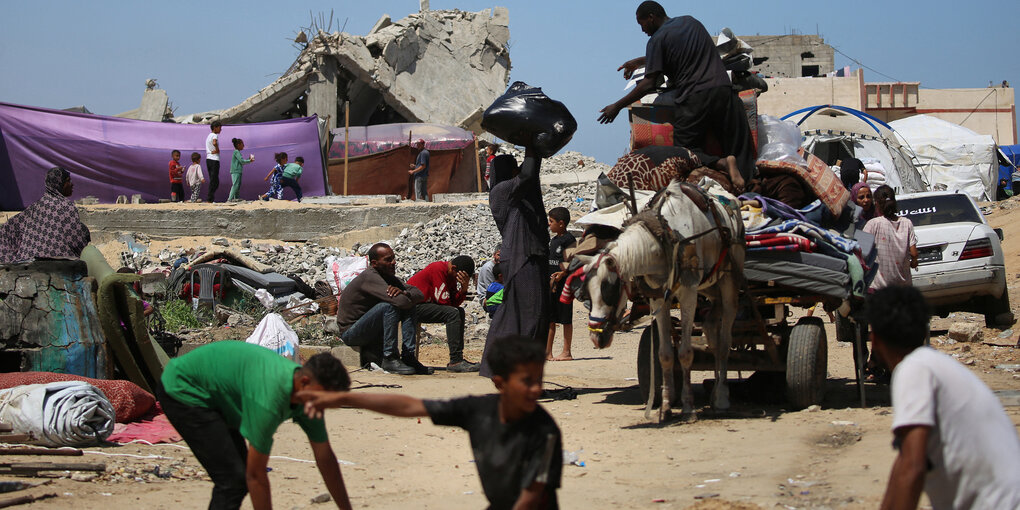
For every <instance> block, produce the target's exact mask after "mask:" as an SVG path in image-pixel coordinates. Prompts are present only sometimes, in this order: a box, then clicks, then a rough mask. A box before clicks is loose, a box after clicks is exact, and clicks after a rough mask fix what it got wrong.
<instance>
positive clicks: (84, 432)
mask: <svg viewBox="0 0 1020 510" xmlns="http://www.w3.org/2000/svg"><path fill="white" fill-rule="evenodd" d="M0 421H2V422H4V423H9V424H11V425H12V426H13V428H14V430H13V432H14V433H15V434H31V435H32V436H34V437H35V439H34V440H32V441H28V442H29V443H31V444H37V445H42V446H75V447H81V446H94V445H97V444H100V443H101V442H102V441H105V440H106V438H108V437H110V434H113V424H114V422H115V421H116V416H115V414H114V411H113V405H112V404H110V401H109V400H107V398H106V395H104V394H103V392H102V391H101V390H100V389H99V388H96V387H95V386H92V385H91V384H89V383H87V382H84V381H59V382H52V383H48V384H26V385H23V386H15V387H13V388H8V389H5V390H0Z"/></svg>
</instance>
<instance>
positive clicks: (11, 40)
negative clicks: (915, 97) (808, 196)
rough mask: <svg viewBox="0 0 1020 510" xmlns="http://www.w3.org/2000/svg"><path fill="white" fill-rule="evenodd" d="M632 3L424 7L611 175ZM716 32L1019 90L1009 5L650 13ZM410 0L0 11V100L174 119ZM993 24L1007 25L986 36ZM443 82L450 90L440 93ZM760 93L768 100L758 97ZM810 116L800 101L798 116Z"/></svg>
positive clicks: (457, 2) (262, 81)
mask: <svg viewBox="0 0 1020 510" xmlns="http://www.w3.org/2000/svg"><path fill="white" fill-rule="evenodd" d="M638 3H639V2H638V1H636V0H635V1H619V0H612V1H609V0H588V1H575V0H547V1H541V2H540V1H534V0H526V1H522V0H507V1H504V2H502V3H494V2H492V1H480V0H432V1H431V2H430V8H431V9H433V10H438V9H460V10H464V11H480V10H482V9H486V8H490V7H494V6H497V5H501V6H505V7H507V8H508V9H509V11H510V59H511V61H512V69H511V73H510V81H511V82H513V81H518V80H520V81H524V82H526V83H528V84H530V85H533V86H538V87H542V89H543V90H544V91H545V92H546V94H548V95H549V96H550V97H552V98H554V99H558V100H560V101H562V102H563V103H564V104H566V105H567V107H568V108H569V109H570V111H571V112H572V113H573V115H574V117H575V118H576V119H577V121H578V130H577V133H576V134H575V135H574V138H573V140H572V141H571V142H570V144H569V145H567V147H566V150H575V151H578V152H581V153H584V154H586V155H589V156H593V157H595V158H596V159H597V160H599V161H601V162H604V163H612V162H615V160H616V159H617V158H618V157H619V156H620V155H622V154H623V153H624V152H626V150H627V144H628V136H629V135H628V126H627V122H626V116H625V115H620V116H619V117H618V118H617V120H616V122H615V123H614V124H612V125H608V126H606V125H600V124H598V123H597V122H596V121H595V119H596V118H597V117H598V111H599V110H600V109H601V108H603V107H604V106H606V105H608V104H610V103H612V102H614V101H616V100H617V99H619V98H620V97H622V96H623V94H624V91H623V86H624V85H625V81H624V80H623V77H622V75H621V73H619V72H617V71H616V69H617V67H618V66H619V65H620V64H622V63H623V62H624V61H626V60H628V59H630V58H633V57H636V56H640V55H643V54H644V47H645V42H646V41H647V36H645V34H643V33H642V32H641V30H640V28H639V26H638V25H637V23H636V22H635V20H634V10H635V8H636V6H637V4H638ZM660 3H662V4H663V6H664V7H665V8H666V12H667V14H669V15H670V16H677V15H683V14H690V15H692V16H694V17H696V18H698V19H699V20H700V21H701V22H702V23H703V24H704V25H705V27H706V28H707V29H708V31H709V33H711V34H716V33H718V32H719V30H721V29H722V28H724V27H730V28H731V29H732V30H733V32H734V33H735V34H738V35H757V34H760V35H781V34H789V33H801V34H815V33H817V34H820V35H821V36H822V37H823V38H824V39H825V42H826V43H827V44H829V45H831V46H833V47H834V48H835V49H836V50H837V53H836V61H835V64H836V68H841V67H843V66H845V65H849V66H851V69H858V68H860V67H862V65H863V66H864V79H865V81H919V82H921V86H922V87H924V88H977V87H986V86H987V85H988V82H989V81H993V82H995V83H996V84H998V83H1000V82H1002V80H1007V81H1009V82H1010V84H1012V85H1014V86H1016V85H1020V59H1017V58H1016V56H1015V54H1016V51H1017V50H1018V48H1020V31H1018V30H1016V29H1015V27H1014V26H1012V25H1013V24H1015V20H1016V19H1018V18H1020V2H1017V1H1016V0H995V1H972V2H967V3H963V2H958V1H953V2H950V1H949V0H929V1H925V2H920V1H917V0H914V1H905V2H903V1H899V2H889V1H874V0H862V1H859V2H852V3H848V2H833V1H830V0H816V1H814V2H804V1H794V0H757V1H744V0H731V1H728V2H669V1H661V2H660ZM418 5H419V3H418V0H374V1H370V2H366V1H364V0H334V1H333V2H325V1H299V0H295V1H275V2H269V1H264V0H250V1H245V2H232V1H226V2H210V1H194V0H179V1H174V2H158V3H157V2H150V1H130V2H129V1H102V0H99V1H93V2H82V1H80V0H78V1H70V0H53V1H49V0H37V1H34V2H13V1H6V2H3V4H2V7H0V69H2V70H3V74H2V77H0V102H8V103H17V104H25V105H32V106H42V107H48V108H69V107H72V106H78V105H84V106H85V107H87V108H88V109H89V110H90V111H92V112H93V113H97V114H103V115H114V114H117V113H121V112H124V111H127V110H131V109H134V108H137V107H138V105H139V103H140V102H141V98H142V92H143V90H144V89H145V80H146V79H148V78H156V79H157V80H158V83H159V87H160V88H163V89H165V90H166V91H167V93H168V94H169V97H170V101H171V103H172V105H173V106H174V107H175V108H176V110H175V113H176V114H177V115H182V114H186V113H196V112H203V111H208V110H215V109H222V108H229V107H231V106H234V105H236V104H238V103H240V102H241V101H243V100H244V99H246V98H247V97H249V96H251V95H252V94H254V93H255V92H257V91H258V90H259V89H260V88H262V87H264V86H266V85H268V84H269V83H271V82H272V81H273V80H275V79H276V78H277V77H279V76H280V75H281V74H282V73H283V72H284V71H285V70H286V69H287V68H288V67H289V66H290V64H291V63H292V62H293V61H294V59H295V58H296V57H297V55H298V49H297V48H296V47H295V46H294V45H293V44H292V43H291V41H292V40H293V38H294V36H295V35H296V34H297V33H298V31H299V30H300V29H301V28H302V27H306V26H309V25H310V20H311V18H312V16H313V15H314V16H315V17H318V16H319V15H320V14H322V15H324V16H325V18H326V19H327V20H328V19H329V16H330V12H331V11H332V14H333V30H340V29H342V30H343V31H344V32H347V33H350V34H354V35H364V34H366V33H367V32H368V31H369V30H370V29H371V28H372V26H373V25H374V24H375V22H376V21H377V20H378V19H379V17H380V16H381V15H382V14H384V13H385V14H389V15H390V16H391V17H392V18H393V19H394V20H396V19H399V18H402V17H404V16H406V15H408V14H411V13H414V12H417V11H418ZM996 20H1010V21H1008V22H1006V23H1004V24H999V25H997V23H998V22H997V21H996ZM450 86H452V87H453V86H456V83H451V84H450ZM766 94H767V92H766ZM804 106H809V105H804Z"/></svg>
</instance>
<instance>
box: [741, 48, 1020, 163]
mask: <svg viewBox="0 0 1020 510" xmlns="http://www.w3.org/2000/svg"><path fill="white" fill-rule="evenodd" d="M742 38H743V37H742ZM745 40H746V39H745ZM749 44H750V43H749ZM753 55H755V56H757V55H758V48H755V51H754V53H753ZM765 81H766V82H767V83H768V85H769V90H768V92H766V93H764V94H762V95H761V96H759V97H758V113H759V114H766V115H773V116H776V117H782V116H783V115H786V114H788V113H790V112H793V111H795V110H798V109H800V108H805V107H808V106H815V105H821V104H835V105H840V106H848V107H850V108H855V109H857V110H861V111H864V112H866V113H868V114H870V115H872V116H874V117H876V118H878V119H880V120H882V121H885V122H892V121H894V120H898V119H902V118H905V117H910V116H912V115H918V114H926V115H931V116H934V117H938V118H940V119H942V120H946V121H949V122H952V123H954V124H959V125H961V126H963V127H966V128H968V129H970V130H972V131H975V132H977V133H979V134H983V135H991V137H992V138H993V139H994V140H995V143H997V144H999V145H1013V144H1015V143H1017V132H1016V99H1015V95H1014V89H1012V88H1004V87H999V86H996V87H990V88H985V87H982V88H967V89H928V88H924V87H922V86H921V84H920V82H894V83H889V82H876V83H866V82H865V81H864V73H863V71H861V70H859V69H858V70H857V71H855V72H854V73H852V74H851V75H850V76H846V77H836V76H823V77H817V78H801V77H794V78H782V77H776V78H766V80H765Z"/></svg>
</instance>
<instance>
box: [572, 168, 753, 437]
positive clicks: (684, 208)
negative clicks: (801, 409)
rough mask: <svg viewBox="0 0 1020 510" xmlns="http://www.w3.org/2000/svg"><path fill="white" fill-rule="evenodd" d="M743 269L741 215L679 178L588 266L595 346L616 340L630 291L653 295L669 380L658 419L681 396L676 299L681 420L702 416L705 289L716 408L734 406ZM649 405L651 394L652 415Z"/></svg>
mask: <svg viewBox="0 0 1020 510" xmlns="http://www.w3.org/2000/svg"><path fill="white" fill-rule="evenodd" d="M743 267H744V225H743V222H742V221H741V219H740V216H739V213H738V212H737V211H735V210H733V209H732V208H730V207H727V206H726V205H723V204H722V203H720V202H719V200H717V199H716V198H714V197H711V196H709V195H708V194H706V193H704V192H703V191H701V190H700V189H699V188H697V187H695V186H693V185H690V184H682V183H681V182H680V181H676V180H674V181H673V182H671V183H670V184H669V185H668V186H667V187H666V188H664V189H663V190H662V191H660V192H659V193H658V195H657V196H655V197H654V198H653V199H652V201H651V202H650V203H649V204H648V206H647V208H646V209H645V210H644V211H643V212H641V213H639V214H637V215H636V216H634V217H633V218H631V219H630V220H628V221H627V223H625V228H624V230H623V232H622V233H621V234H620V236H619V237H618V238H617V239H616V240H615V241H613V242H611V243H610V244H609V245H607V246H606V247H605V248H604V249H603V250H602V252H601V253H600V254H599V255H597V256H596V257H595V258H594V260H593V261H591V262H590V263H588V264H587V265H586V266H585V267H584V273H585V275H586V276H585V286H586V289H587V294H588V297H590V299H591V312H590V314H589V316H588V329H589V330H590V332H591V339H592V342H593V343H594V344H595V347H596V348H599V349H602V348H606V347H608V346H609V345H610V344H611V343H612V340H613V333H614V332H615V331H616V330H617V329H619V327H620V324H621V322H622V319H623V315H624V311H625V309H626V305H627V298H628V297H635V296H638V295H640V296H644V297H646V298H648V299H649V303H650V305H651V311H652V316H653V318H654V327H656V328H658V333H659V339H660V341H659V351H658V356H659V362H660V363H661V364H662V381H663V384H662V406H661V407H660V409H659V420H660V421H662V420H664V419H668V418H669V417H670V414H671V407H670V406H671V404H672V403H673V402H675V397H676V389H675V388H674V387H673V370H674V367H673V363H674V354H673V353H674V345H673V343H674V340H673V339H674V336H673V334H672V333H673V331H672V329H673V327H672V321H671V319H670V315H669V312H670V308H671V306H672V303H673V301H674V300H676V301H677V302H678V303H679V304H680V319H681V320H680V323H681V335H680V345H679V346H676V357H677V358H678V361H679V362H680V368H681V369H682V370H683V383H684V384H683V388H682V389H681V399H680V401H681V403H682V412H681V418H682V419H683V420H684V421H694V420H695V419H696V415H695V414H694V397H693V394H692V391H691V364H692V362H693V360H694V350H693V348H692V346H691V329H692V327H693V325H694V314H695V308H696V307H697V303H698V295H699V294H701V295H703V296H705V297H706V298H707V299H708V300H709V301H711V303H712V307H711V311H710V312H709V316H708V317H707V319H706V320H705V322H704V324H703V326H704V327H703V329H704V331H705V334H706V335H707V339H708V342H709V346H710V347H711V348H712V350H713V351H714V353H715V360H716V365H715V377H716V384H715V387H714V389H713V391H712V406H713V407H714V408H715V409H718V410H724V409H728V408H729V406H730V402H729V389H728V388H727V386H726V364H727V359H728V357H729V351H730V345H731V343H732V329H733V320H734V318H735V317H736V314H737V306H738V298H739V293H740V287H741V284H742V283H743ZM667 339H668V340H669V341H667ZM652 387H654V384H653V385H652ZM651 405H652V399H651V398H649V401H648V405H647V407H646V410H645V416H646V417H647V416H648V412H649V410H650V409H651Z"/></svg>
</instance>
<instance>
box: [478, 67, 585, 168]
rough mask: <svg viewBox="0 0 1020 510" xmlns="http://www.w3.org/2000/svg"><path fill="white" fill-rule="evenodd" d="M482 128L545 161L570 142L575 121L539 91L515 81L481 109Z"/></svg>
mask: <svg viewBox="0 0 1020 510" xmlns="http://www.w3.org/2000/svg"><path fill="white" fill-rule="evenodd" d="M482 129H484V130H486V131H488V132H490V133H492V134H494V135H496V136H497V137H499V138H501V139H503V140H505V141H507V142H510V143H512V144H514V145H521V146H524V147H530V148H531V149H533V150H534V151H535V153H536V155H538V156H539V157H542V158H548V157H549V156H552V155H553V154H556V153H557V152H558V151H559V150H560V149H562V148H563V147H564V146H565V145H567V143H568V142H570V139H571V137H573V136H574V132H575V131H577V121H576V120H574V116H573V115H571V114H570V111H569V110H567V107H566V105H564V104H563V103H561V102H559V101H556V100H554V99H550V98H549V96H547V95H545V93H543V92H542V89H541V88H538V87H532V86H531V85H528V84H527V83H524V82H522V81H516V82H514V83H513V84H512V85H510V88H508V89H507V90H506V92H505V93H503V95H502V96H499V97H498V98H497V99H496V100H495V101H493V103H492V104H491V105H489V107H488V108H487V109H486V110H485V113H484V114H483V115H482Z"/></svg>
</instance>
